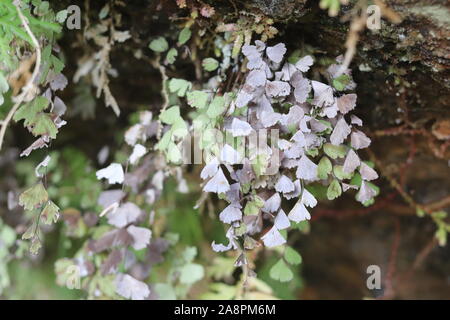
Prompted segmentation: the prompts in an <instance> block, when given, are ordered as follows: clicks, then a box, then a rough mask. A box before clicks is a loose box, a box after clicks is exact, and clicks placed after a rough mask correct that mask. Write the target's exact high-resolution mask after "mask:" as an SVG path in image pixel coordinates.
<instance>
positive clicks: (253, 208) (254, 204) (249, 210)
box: [244, 196, 264, 216]
mask: <svg viewBox="0 0 450 320" xmlns="http://www.w3.org/2000/svg"><path fill="white" fill-rule="evenodd" d="M262 207H264V200H263V199H261V197H259V196H254V197H253V200H252V201H249V202H247V204H246V205H245V208H244V214H245V215H249V216H252V215H257V214H258V213H259V210H260V209H261V208H262Z"/></svg>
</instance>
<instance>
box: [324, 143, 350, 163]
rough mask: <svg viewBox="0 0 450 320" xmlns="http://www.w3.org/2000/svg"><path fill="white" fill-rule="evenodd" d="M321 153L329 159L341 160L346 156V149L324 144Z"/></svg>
mask: <svg viewBox="0 0 450 320" xmlns="http://www.w3.org/2000/svg"><path fill="white" fill-rule="evenodd" d="M323 151H324V152H325V154H326V155H327V156H329V157H330V158H331V159H337V158H343V157H345V155H346V154H347V148H346V147H345V146H344V145H339V146H335V145H334V144H331V143H325V145H324V146H323Z"/></svg>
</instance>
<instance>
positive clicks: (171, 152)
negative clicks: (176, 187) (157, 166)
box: [166, 142, 182, 163]
mask: <svg viewBox="0 0 450 320" xmlns="http://www.w3.org/2000/svg"><path fill="white" fill-rule="evenodd" d="M166 156H167V160H168V161H170V162H172V163H179V162H180V161H181V158H182V155H181V151H180V149H179V148H178V146H177V145H176V144H175V143H173V142H170V143H169V145H168V146H167V152H166Z"/></svg>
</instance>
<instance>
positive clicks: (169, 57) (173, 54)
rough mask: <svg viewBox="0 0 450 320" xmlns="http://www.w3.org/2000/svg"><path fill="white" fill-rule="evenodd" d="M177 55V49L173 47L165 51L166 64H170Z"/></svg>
mask: <svg viewBox="0 0 450 320" xmlns="http://www.w3.org/2000/svg"><path fill="white" fill-rule="evenodd" d="M177 56H178V51H177V49H175V48H172V49H170V50H169V51H168V52H167V56H166V60H167V63H168V64H172V63H174V62H175V60H176V59H177Z"/></svg>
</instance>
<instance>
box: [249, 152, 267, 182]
mask: <svg viewBox="0 0 450 320" xmlns="http://www.w3.org/2000/svg"><path fill="white" fill-rule="evenodd" d="M268 162H269V155H267V154H264V153H261V154H258V155H257V156H256V158H255V160H254V161H252V169H253V172H254V173H255V174H256V176H257V177H260V176H262V175H263V174H264V173H265V172H266V169H267V166H268Z"/></svg>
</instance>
